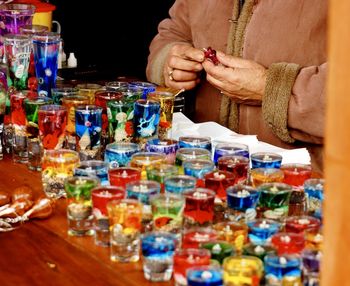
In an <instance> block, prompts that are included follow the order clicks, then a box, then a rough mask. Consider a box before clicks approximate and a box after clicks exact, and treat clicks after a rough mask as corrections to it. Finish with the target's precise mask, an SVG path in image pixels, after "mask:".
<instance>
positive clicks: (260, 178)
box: [250, 168, 284, 188]
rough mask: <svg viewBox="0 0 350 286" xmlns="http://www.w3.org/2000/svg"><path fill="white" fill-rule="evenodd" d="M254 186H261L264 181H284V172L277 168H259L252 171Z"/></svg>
mask: <svg viewBox="0 0 350 286" xmlns="http://www.w3.org/2000/svg"><path fill="white" fill-rule="evenodd" d="M250 177H251V181H252V185H253V187H256V188H257V187H259V186H260V185H261V184H264V183H275V182H280V183H282V182H283V177H284V174H283V172H282V171H281V170H280V169H276V168H257V169H253V170H251V171H250Z"/></svg>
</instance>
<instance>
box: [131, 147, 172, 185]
mask: <svg viewBox="0 0 350 286" xmlns="http://www.w3.org/2000/svg"><path fill="white" fill-rule="evenodd" d="M164 163H165V155H164V154H161V153H154V152H138V153H135V154H134V155H132V156H131V160H130V167H133V168H139V169H140V170H141V178H142V179H143V180H146V179H147V171H146V168H147V167H148V166H150V165H152V166H154V165H158V164H164Z"/></svg>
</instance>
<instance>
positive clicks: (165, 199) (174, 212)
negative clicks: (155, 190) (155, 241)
mask: <svg viewBox="0 0 350 286" xmlns="http://www.w3.org/2000/svg"><path fill="white" fill-rule="evenodd" d="M150 201H151V207H152V215H153V228H154V229H155V230H160V231H166V232H171V233H175V234H177V235H178V236H180V233H181V228H182V220H183V211H184V206H185V200H184V198H182V197H180V196H177V195H172V194H158V195H155V196H152V198H151V199H150Z"/></svg>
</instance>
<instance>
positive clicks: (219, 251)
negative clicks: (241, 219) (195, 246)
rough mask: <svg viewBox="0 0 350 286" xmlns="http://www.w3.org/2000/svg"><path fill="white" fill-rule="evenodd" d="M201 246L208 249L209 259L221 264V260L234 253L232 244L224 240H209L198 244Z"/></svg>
mask: <svg viewBox="0 0 350 286" xmlns="http://www.w3.org/2000/svg"><path fill="white" fill-rule="evenodd" d="M200 247H201V248H204V249H208V250H209V251H210V253H211V259H212V260H216V261H218V262H219V263H220V264H222V262H223V260H224V259H225V258H226V257H228V256H231V255H234V254H235V250H234V248H233V246H232V245H231V244H230V243H228V242H226V241H219V240H217V241H209V242H205V243H201V244H200Z"/></svg>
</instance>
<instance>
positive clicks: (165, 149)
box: [145, 139, 179, 165]
mask: <svg viewBox="0 0 350 286" xmlns="http://www.w3.org/2000/svg"><path fill="white" fill-rule="evenodd" d="M178 149H179V144H178V142H177V141H176V140H171V139H164V140H160V139H151V140H148V141H147V142H146V145H145V150H146V151H147V152H156V153H161V154H165V156H166V163H167V164H170V165H173V164H174V162H175V156H176V151H177V150H178Z"/></svg>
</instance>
